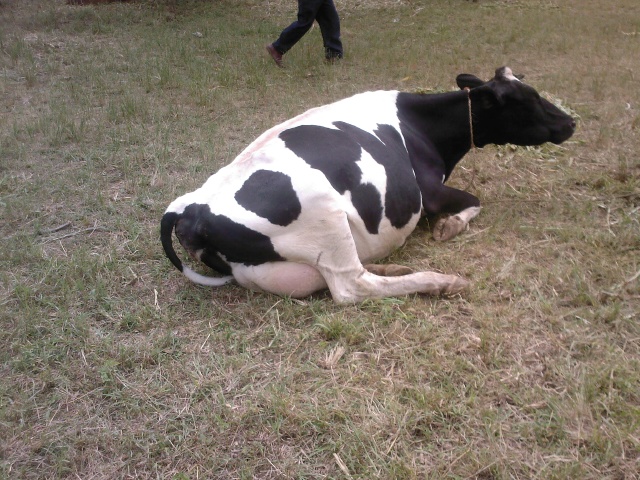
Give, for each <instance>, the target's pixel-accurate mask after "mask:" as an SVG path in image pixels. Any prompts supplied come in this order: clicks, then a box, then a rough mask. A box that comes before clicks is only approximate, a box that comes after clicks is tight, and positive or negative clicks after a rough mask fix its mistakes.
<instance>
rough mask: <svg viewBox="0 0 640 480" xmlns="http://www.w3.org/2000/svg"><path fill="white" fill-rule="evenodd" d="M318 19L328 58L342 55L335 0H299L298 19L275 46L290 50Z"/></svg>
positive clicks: (286, 50) (282, 49)
mask: <svg viewBox="0 0 640 480" xmlns="http://www.w3.org/2000/svg"><path fill="white" fill-rule="evenodd" d="M314 20H317V21H318V25H320V32H321V33H322V41H323V43H324V48H325V54H326V56H327V58H336V57H338V58H340V57H342V42H341V41H340V18H339V17H338V12H337V10H336V6H335V4H334V3H333V0H298V20H296V21H295V22H293V23H292V24H291V25H289V26H288V27H287V28H285V29H284V30H283V31H282V33H281V34H280V37H279V38H278V39H277V40H276V41H275V42H273V46H274V47H275V49H276V50H278V51H279V52H280V53H286V52H288V51H289V50H290V49H291V47H293V46H294V45H295V44H296V43H297V42H298V41H299V40H300V39H301V38H302V37H303V36H304V34H305V33H307V32H308V31H309V29H310V28H311V26H312V25H313V21H314Z"/></svg>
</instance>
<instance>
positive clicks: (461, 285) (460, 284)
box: [442, 277, 471, 296]
mask: <svg viewBox="0 0 640 480" xmlns="http://www.w3.org/2000/svg"><path fill="white" fill-rule="evenodd" d="M470 285H471V282H469V280H465V279H464V278H462V277H453V280H452V281H451V283H450V284H449V285H447V287H446V288H445V289H444V291H443V292H442V295H444V296H450V295H456V294H458V293H462V292H464V291H465V290H468V289H469V286H470Z"/></svg>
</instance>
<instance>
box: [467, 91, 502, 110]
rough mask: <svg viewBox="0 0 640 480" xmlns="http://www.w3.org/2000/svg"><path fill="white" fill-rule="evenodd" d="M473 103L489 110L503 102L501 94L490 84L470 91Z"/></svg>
mask: <svg viewBox="0 0 640 480" xmlns="http://www.w3.org/2000/svg"><path fill="white" fill-rule="evenodd" d="M469 97H470V98H471V101H472V103H475V104H476V105H480V106H481V107H482V108H483V109H484V110H489V109H491V108H493V107H497V106H499V105H501V104H502V100H501V99H500V95H498V92H496V91H495V89H494V88H492V87H491V86H489V85H484V86H482V87H479V88H475V89H474V90H472V91H470V92H469Z"/></svg>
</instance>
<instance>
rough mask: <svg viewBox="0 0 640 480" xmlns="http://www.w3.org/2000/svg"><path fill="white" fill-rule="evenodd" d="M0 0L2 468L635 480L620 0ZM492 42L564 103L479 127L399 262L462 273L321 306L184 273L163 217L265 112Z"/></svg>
mask: <svg viewBox="0 0 640 480" xmlns="http://www.w3.org/2000/svg"><path fill="white" fill-rule="evenodd" d="M337 5H338V8H339V10H340V13H341V17H342V29H343V40H344V43H345V46H346V57H345V59H344V60H343V61H341V62H340V63H339V64H336V65H326V64H324V62H323V61H322V58H323V56H322V48H321V40H320V33H319V29H317V28H316V29H314V30H313V31H311V32H310V33H309V34H308V35H307V36H306V37H305V38H304V39H303V41H302V42H301V43H300V44H299V45H297V46H296V47H295V48H294V49H293V50H292V51H291V52H290V53H289V54H287V55H286V57H285V61H286V64H287V68H286V69H283V70H281V69H277V68H276V67H275V66H274V64H273V62H272V61H271V59H270V58H269V57H268V56H267V55H266V53H265V51H264V45H265V44H266V43H267V42H269V41H272V40H274V39H275V37H276V35H277V34H278V33H279V31H280V30H281V28H283V27H284V26H285V25H287V24H288V23H289V22H290V21H291V20H292V19H293V18H294V16H295V2H293V1H288V0H273V1H258V0H212V1H187V0H173V1H170V0H167V1H156V2H152V1H150V0H149V1H136V2H128V3H116V4H109V5H101V6H95V7H94V6H69V5H66V4H65V2H64V1H63V0H1V3H0V239H1V240H0V322H1V323H0V478H6V479H58V478H59V479H67V478H68V479H144V478H158V479H174V480H185V479H214V478H215V479H252V478H255V479H319V478H329V479H349V478H353V479H482V480H489V479H496V480H497V479H541V480H542V479H594V480H595V479H610V480H623V479H624V480H629V479H638V478H640V474H639V473H638V472H639V471H640V275H639V273H640V88H639V87H640V3H639V2H638V1H637V0H503V1H498V0H496V1H492V0H479V1H478V2H470V1H463V0H449V1H447V0H433V1H426V0H425V1H417V0H337ZM502 65H508V66H510V67H511V68H512V69H513V70H514V71H515V72H516V73H522V74H525V76H526V79H525V80H526V81H528V82H529V83H530V84H532V85H533V86H534V87H536V88H537V89H538V90H539V91H541V92H545V95H547V96H548V97H549V98H551V99H554V100H555V101H557V102H559V103H561V104H562V105H563V106H564V107H565V108H566V109H567V110H568V111H570V112H572V114H574V115H575V116H576V117H577V118H578V130H577V132H576V134H575V135H574V137H573V138H572V139H571V140H570V141H568V142H566V143H565V144H563V145H562V146H549V145H545V146H542V147H540V148H528V149H524V148H515V147H513V148H512V147H510V146H506V147H501V148H497V147H487V148H484V149H482V150H478V151H475V152H471V153H470V154H469V156H468V158H467V159H465V160H464V161H463V162H462V163H461V164H460V166H459V167H458V169H457V170H456V171H455V172H454V175H453V176H452V179H451V182H452V184H453V185H456V186H458V187H459V188H466V189H468V190H469V191H471V192H472V193H475V194H476V195H477V196H479V197H480V198H481V201H482V202H483V205H484V208H483V211H482V213H481V214H480V216H479V217H478V218H477V219H476V220H474V221H473V222H472V225H471V228H470V229H469V231H468V232H466V233H464V234H462V235H460V236H459V237H458V238H457V239H455V240H454V241H452V242H449V243H436V242H434V241H433V240H432V239H431V235H430V231H429V226H428V225H426V224H424V225H421V226H420V227H419V228H418V229H417V230H416V232H415V233H414V235H413V236H412V237H411V238H410V240H409V241H408V243H407V245H406V246H405V247H404V248H403V249H401V250H399V251H398V252H397V253H395V254H394V255H393V256H392V259H391V260H392V261H393V262H394V263H400V264H405V265H408V266H411V267H414V268H417V269H432V270H438V271H442V272H446V273H455V274H459V275H462V276H464V277H466V278H468V279H469V280H471V282H472V285H473V286H472V288H471V290H470V291H469V292H468V293H466V294H464V295H463V296H457V297H454V298H447V299H441V298H430V297H422V296H411V297H407V298H397V299H386V300H376V301H368V302H365V303H364V304H362V305H358V306H336V305H334V304H333V302H332V301H331V298H330V296H329V295H328V294H326V293H323V294H319V295H316V296H314V297H312V298H309V299H306V300H304V301H293V300H290V299H282V298H278V297H275V296H271V295H267V294H258V293H252V292H249V291H246V290H244V289H242V288H240V287H237V286H228V287H222V288H219V289H214V290H211V289H209V288H203V287H199V286H196V285H194V284H191V283H189V282H188V281H187V280H186V279H185V278H184V277H183V276H182V275H180V274H179V272H178V271H177V270H175V269H174V268H173V267H172V266H171V264H170V263H169V262H168V261H167V260H166V258H165V257H164V254H163V252H162V250H161V246H160V243H159V231H158V229H159V220H160V217H161V216H162V213H163V211H164V209H165V208H166V207H167V205H168V204H169V202H171V201H172V200H173V199H174V198H176V197H177V196H179V195H181V194H183V193H185V192H187V191H190V190H192V189H194V188H196V187H197V186H199V185H201V184H202V183H203V182H204V181H205V179H206V178H207V177H208V176H209V175H210V174H212V173H213V172H215V171H216V170H217V169H218V168H220V167H221V166H223V165H225V164H227V163H228V162H230V161H231V160H233V158H234V157H235V156H236V155H237V154H238V153H239V152H240V151H241V150H242V149H243V148H244V147H245V146H246V145H247V144H248V143H249V142H250V141H251V140H252V139H253V138H255V137H256V136H257V135H259V134H260V133H261V132H262V131H264V130H265V129H267V128H269V127H271V126H273V125H274V124H276V123H278V122H280V121H283V120H285V119H287V118H289V117H291V116H293V115H296V114H298V113H301V112H303V111H304V110H306V109H307V108H310V107H312V106H317V105H321V104H324V103H328V102H331V101H334V100H337V99H340V98H342V97H345V96H349V95H351V94H354V93H357V92H361V91H365V90H372V89H400V90H407V91H415V90H422V91H431V90H433V91H443V90H450V89H453V88H454V78H455V76H456V75H457V74H458V73H462V72H467V73H473V74H476V75H478V76H481V77H484V78H487V79H488V78H490V77H491V76H492V75H493V71H494V69H495V68H496V67H499V66H502Z"/></svg>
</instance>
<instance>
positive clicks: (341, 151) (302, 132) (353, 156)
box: [280, 125, 362, 194]
mask: <svg viewBox="0 0 640 480" xmlns="http://www.w3.org/2000/svg"><path fill="white" fill-rule="evenodd" d="M280 139H282V141H284V144H285V146H286V147H287V148H288V149H289V150H291V151H292V152H293V153H295V154H296V155H297V156H299V157H300V158H302V159H303V160H304V161H305V162H307V163H308V164H309V165H310V166H311V167H312V168H315V169H317V170H320V171H321V172H322V173H324V176H325V177H327V180H329V182H330V183H331V186H332V187H333V188H335V189H336V190H337V191H338V193H340V194H343V193H344V192H345V191H347V190H353V188H355V187H356V186H357V185H359V184H360V179H361V178H362V172H361V171H360V168H359V167H358V166H357V165H356V162H357V161H358V160H360V154H361V149H360V145H358V143H357V142H355V141H354V140H353V139H351V138H350V137H349V135H347V134H346V133H344V132H341V131H340V130H335V129H333V128H327V127H321V126H318V125H300V126H298V127H293V128H290V129H288V130H285V131H283V132H281V133H280Z"/></svg>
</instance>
